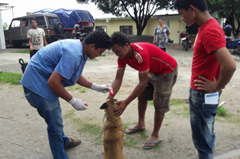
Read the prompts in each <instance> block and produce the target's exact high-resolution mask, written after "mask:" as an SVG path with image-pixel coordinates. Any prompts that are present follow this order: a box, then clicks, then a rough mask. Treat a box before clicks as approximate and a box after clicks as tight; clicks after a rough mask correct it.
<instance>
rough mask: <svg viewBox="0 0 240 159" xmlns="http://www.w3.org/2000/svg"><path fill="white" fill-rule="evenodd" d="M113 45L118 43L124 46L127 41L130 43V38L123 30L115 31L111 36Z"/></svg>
mask: <svg viewBox="0 0 240 159" xmlns="http://www.w3.org/2000/svg"><path fill="white" fill-rule="evenodd" d="M111 42H112V44H111V46H113V45H115V44H117V45H119V46H124V45H125V44H126V43H128V44H130V40H129V38H128V37H127V35H126V34H124V33H123V32H119V31H117V32H114V33H113V34H112V36H111Z"/></svg>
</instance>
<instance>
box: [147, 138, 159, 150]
mask: <svg viewBox="0 0 240 159" xmlns="http://www.w3.org/2000/svg"><path fill="white" fill-rule="evenodd" d="M161 141H162V140H161V139H158V141H157V142H149V141H147V140H146V141H145V144H154V145H153V146H142V148H143V149H145V150H150V149H151V148H153V147H155V146H157V145H158V144H159V143H160V142H161Z"/></svg>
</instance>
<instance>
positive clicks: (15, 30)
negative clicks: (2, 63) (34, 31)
mask: <svg viewBox="0 0 240 159" xmlns="http://www.w3.org/2000/svg"><path fill="white" fill-rule="evenodd" d="M31 18H36V19H37V22H38V27H39V28H43V29H44V31H45V34H46V40H47V42H48V43H51V42H53V41H57V40H58V39H64V36H63V26H62V23H61V22H60V20H59V18H58V16H57V15H56V14H51V13H41V14H32V15H28V16H23V17H18V18H14V19H12V22H11V24H10V25H9V29H8V30H5V31H4V36H5V41H6V44H13V45H14V46H15V47H20V46H21V45H22V44H23V43H28V38H27V31H28V30H29V29H30V28H31V23H30V20H31Z"/></svg>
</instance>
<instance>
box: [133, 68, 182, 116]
mask: <svg viewBox="0 0 240 159" xmlns="http://www.w3.org/2000/svg"><path fill="white" fill-rule="evenodd" d="M177 76H178V66H176V68H175V70H174V71H173V72H171V73H168V74H164V75H158V74H153V73H150V74H149V75H148V82H147V86H146V87H145V89H144V90H143V92H142V93H141V94H140V95H139V96H138V100H139V102H141V101H146V100H147V101H148V100H153V104H154V107H155V111H156V112H157V113H161V114H164V113H166V112H168V111H169V110H170V107H169V101H170V97H171V94H172V88H173V86H174V84H175V83H176V81H177Z"/></svg>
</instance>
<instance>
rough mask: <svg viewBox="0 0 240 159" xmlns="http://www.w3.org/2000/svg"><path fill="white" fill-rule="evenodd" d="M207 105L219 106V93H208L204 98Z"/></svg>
mask: <svg viewBox="0 0 240 159" xmlns="http://www.w3.org/2000/svg"><path fill="white" fill-rule="evenodd" d="M204 101H205V104H218V101H219V92H216V93H206V94H205V97H204Z"/></svg>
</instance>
